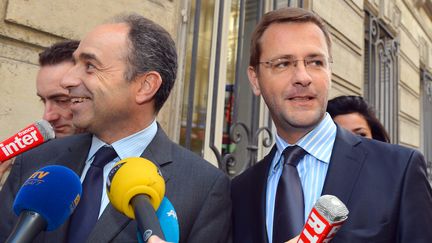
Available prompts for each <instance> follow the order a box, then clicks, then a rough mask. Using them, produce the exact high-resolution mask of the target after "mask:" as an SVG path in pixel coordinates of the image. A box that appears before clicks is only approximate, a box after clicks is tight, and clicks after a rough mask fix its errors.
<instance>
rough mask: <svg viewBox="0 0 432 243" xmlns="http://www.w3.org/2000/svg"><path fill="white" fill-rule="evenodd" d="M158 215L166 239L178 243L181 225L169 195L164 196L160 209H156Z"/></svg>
mask: <svg viewBox="0 0 432 243" xmlns="http://www.w3.org/2000/svg"><path fill="white" fill-rule="evenodd" d="M156 216H157V217H158V219H159V223H160V226H161V229H162V232H163V234H164V236H165V240H166V241H167V242H173V243H178V242H179V241H180V226H179V223H178V219H177V213H176V211H175V209H174V206H173V205H172V203H171V202H170V201H169V200H168V198H167V197H164V198H163V200H162V202H161V204H160V205H159V208H158V210H157V211H156Z"/></svg>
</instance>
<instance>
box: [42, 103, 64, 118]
mask: <svg viewBox="0 0 432 243" xmlns="http://www.w3.org/2000/svg"><path fill="white" fill-rule="evenodd" d="M42 118H43V119H44V120H46V121H48V122H53V121H56V120H58V119H59V118H60V115H59V113H58V112H57V111H56V108H55V105H53V104H52V103H51V102H46V103H45V109H44V113H43V116H42Z"/></svg>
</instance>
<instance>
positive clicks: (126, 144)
mask: <svg viewBox="0 0 432 243" xmlns="http://www.w3.org/2000/svg"><path fill="white" fill-rule="evenodd" d="M157 129H158V127H157V123H156V120H154V121H153V122H152V123H151V124H150V126H148V127H147V128H145V129H144V130H141V131H139V132H137V133H134V134H132V135H130V136H128V137H125V138H122V139H120V140H118V141H116V142H114V143H112V144H111V146H112V147H113V148H114V150H115V151H116V153H117V155H118V157H117V158H115V159H114V160H113V161H111V162H109V163H108V164H107V165H105V167H104V178H103V185H104V187H103V189H102V198H101V208H100V211H99V217H100V216H101V215H102V212H103V211H104V210H105V207H106V206H107V205H108V203H109V198H108V195H107V193H106V187H105V185H106V180H107V178H108V173H109V172H110V171H111V169H112V167H113V166H114V165H115V163H116V162H118V161H120V160H122V159H125V158H129V157H139V156H140V155H141V154H142V153H143V151H144V150H145V149H146V148H147V146H148V145H149V143H150V142H151V141H152V140H153V138H154V136H155V135H156V132H157ZM106 145H107V144H106V143H105V142H104V141H102V140H100V139H99V138H98V137H96V136H94V135H93V138H92V145H91V147H90V151H89V153H88V156H87V160H86V164H85V166H84V170H83V173H82V174H81V182H83V181H84V178H85V175H86V174H87V171H88V169H89V167H90V164H91V163H92V162H93V159H94V155H95V154H96V152H97V151H98V150H99V149H100V148H101V147H103V146H106Z"/></svg>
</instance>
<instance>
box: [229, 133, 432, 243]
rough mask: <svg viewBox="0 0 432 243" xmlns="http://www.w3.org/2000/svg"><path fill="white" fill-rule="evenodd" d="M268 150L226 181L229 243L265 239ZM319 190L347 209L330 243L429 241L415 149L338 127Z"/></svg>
mask: <svg viewBox="0 0 432 243" xmlns="http://www.w3.org/2000/svg"><path fill="white" fill-rule="evenodd" d="M274 153H275V148H273V149H272V151H271V152H270V153H269V154H268V155H267V156H266V157H265V158H264V159H263V160H262V161H260V162H259V163H257V164H256V165H255V166H253V167H251V168H249V169H248V170H246V171H245V172H244V173H242V174H241V175H239V176H237V177H236V178H234V180H233V181H232V188H231V193H232V199H233V222H234V225H233V230H234V242H244V243H254V242H256V243H265V242H268V240H267V232H266V224H265V218H266V215H265V208H266V205H265V198H266V186H267V176H268V171H269V167H270V164H271V161H272V159H273V156H274ZM324 194H330V195H335V196H337V197H338V198H339V199H340V200H341V201H342V202H344V203H345V205H346V206H347V207H348V210H349V211H350V213H349V215H348V219H347V221H346V222H345V224H344V225H343V226H342V228H341V229H340V231H339V232H338V233H337V234H336V236H335V238H334V239H333V240H332V242H334V243H337V242H343V243H347V242H349V243H355V242H359V243H360V242H362V243H363V242H383V243H384V242H388V243H395V242H432V228H431V224H432V191H431V187H430V185H429V183H428V181H427V177H426V164H425V161H424V158H423V156H422V155H421V153H419V152H418V151H416V150H413V149H409V148H405V147H402V146H398V145H392V144H387V143H382V142H379V141H376V140H371V139H365V138H362V137H359V136H355V135H353V134H351V133H350V132H348V131H346V130H344V129H341V128H339V127H338V129H337V135H336V141H335V144H334V148H333V151H332V157H331V159H330V165H329V169H328V172H327V176H326V179H325V182H324V188H323V192H322V195H324ZM275 213H277V212H275ZM287 240H289V239H287ZM274 243H278V242H274Z"/></svg>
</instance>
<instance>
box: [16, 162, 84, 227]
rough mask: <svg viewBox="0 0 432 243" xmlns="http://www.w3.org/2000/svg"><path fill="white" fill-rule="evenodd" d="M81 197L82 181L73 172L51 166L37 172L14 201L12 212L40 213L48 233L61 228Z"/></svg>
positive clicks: (26, 182) (18, 213) (62, 167)
mask: <svg viewBox="0 0 432 243" xmlns="http://www.w3.org/2000/svg"><path fill="white" fill-rule="evenodd" d="M81 193H82V187H81V181H80V179H79V177H78V175H77V174H75V172H73V171H72V170H71V169H69V168H66V167H64V166H59V165H50V166H46V167H43V168H41V169H39V170H37V171H36V172H34V173H33V174H32V175H31V176H30V177H29V178H28V179H27V180H26V181H25V182H24V185H23V186H22V187H21V189H20V190H19V191H18V194H17V196H16V197H15V201H14V205H13V209H14V212H15V214H16V215H20V213H21V211H23V210H27V211H33V212H37V213H39V214H40V215H41V216H42V217H43V218H44V219H45V220H46V221H47V229H46V230H47V231H51V230H54V229H56V228H57V227H59V226H60V225H62V224H63V223H64V222H65V221H66V219H67V218H68V217H69V216H70V215H71V214H72V212H73V210H74V209H75V208H76V206H77V204H78V202H79V200H80V198H81Z"/></svg>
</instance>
